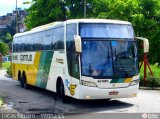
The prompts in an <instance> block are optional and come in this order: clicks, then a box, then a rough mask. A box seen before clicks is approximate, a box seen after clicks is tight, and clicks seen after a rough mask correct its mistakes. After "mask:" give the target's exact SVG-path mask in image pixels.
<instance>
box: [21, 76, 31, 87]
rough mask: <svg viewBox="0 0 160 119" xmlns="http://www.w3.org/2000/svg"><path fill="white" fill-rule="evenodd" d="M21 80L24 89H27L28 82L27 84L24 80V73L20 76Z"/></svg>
mask: <svg viewBox="0 0 160 119" xmlns="http://www.w3.org/2000/svg"><path fill="white" fill-rule="evenodd" d="M22 82H23V87H24V88H25V89H28V87H29V86H28V84H27V80H26V75H25V74H23V76H22Z"/></svg>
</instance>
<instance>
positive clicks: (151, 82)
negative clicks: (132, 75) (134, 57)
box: [140, 63, 160, 87]
mask: <svg viewBox="0 0 160 119" xmlns="http://www.w3.org/2000/svg"><path fill="white" fill-rule="evenodd" d="M150 68H151V69H152V72H153V76H152V75H151V74H150V71H149V69H148V68H147V87H160V79H159V77H160V67H159V66H158V64H157V63H156V64H154V65H150ZM143 73H144V66H142V68H141V70H140V86H144V79H143V77H144V75H143Z"/></svg>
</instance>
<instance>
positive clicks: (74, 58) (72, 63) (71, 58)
mask: <svg viewBox="0 0 160 119" xmlns="http://www.w3.org/2000/svg"><path fill="white" fill-rule="evenodd" d="M76 29H77V25H76V24H69V25H67V31H66V32H67V36H66V48H67V49H66V50H67V63H68V71H69V74H70V76H72V77H74V78H77V79H79V78H80V75H79V61H78V55H77V53H76V51H75V45H74V35H76V34H77V30H76Z"/></svg>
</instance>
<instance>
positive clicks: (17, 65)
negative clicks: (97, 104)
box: [12, 19, 149, 102]
mask: <svg viewBox="0 0 160 119" xmlns="http://www.w3.org/2000/svg"><path fill="white" fill-rule="evenodd" d="M136 39H137V38H136V37H135V35H134V31H133V27H132V25H131V23H129V22H126V21H118V20H105V19H75V20H67V21H64V22H54V23H51V24H47V25H43V26H40V27H36V28H34V29H32V30H30V31H28V32H24V33H18V34H16V35H15V36H14V39H13V48H12V49H13V50H12V74H13V78H14V79H15V80H18V81H19V82H20V85H21V86H22V87H25V88H27V87H28V85H33V86H37V87H40V88H43V89H47V90H50V91H53V92H57V93H58V94H59V95H60V96H61V99H62V101H64V102H65V101H66V96H69V97H73V98H76V99H84V100H85V99H87V100H88V99H111V98H127V97H135V96H136V95H137V92H138V88H139V69H138V58H137V44H136ZM140 39H141V40H144V47H145V51H146V52H148V48H149V46H148V41H147V39H143V38H140Z"/></svg>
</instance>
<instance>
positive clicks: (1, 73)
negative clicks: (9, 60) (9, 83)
mask: <svg viewBox="0 0 160 119" xmlns="http://www.w3.org/2000/svg"><path fill="white" fill-rule="evenodd" d="M6 71H7V70H4V69H0V79H3V78H4V77H5V75H6V74H7V73H6Z"/></svg>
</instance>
